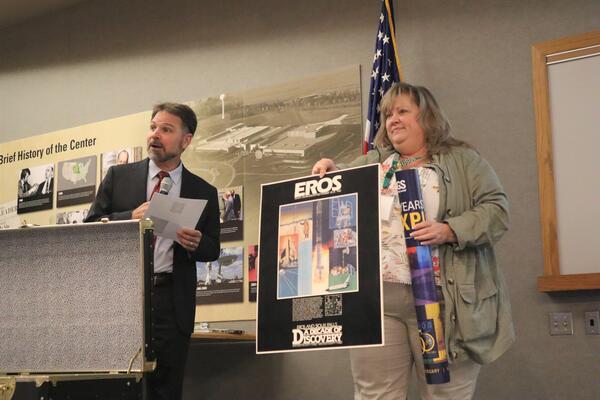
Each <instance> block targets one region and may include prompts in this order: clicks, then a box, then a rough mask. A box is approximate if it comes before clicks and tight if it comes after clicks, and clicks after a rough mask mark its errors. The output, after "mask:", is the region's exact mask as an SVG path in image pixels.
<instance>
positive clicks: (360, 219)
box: [256, 164, 383, 353]
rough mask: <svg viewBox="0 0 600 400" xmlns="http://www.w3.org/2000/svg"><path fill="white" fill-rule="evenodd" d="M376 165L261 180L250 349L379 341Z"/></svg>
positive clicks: (276, 349)
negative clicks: (255, 299) (269, 181)
mask: <svg viewBox="0 0 600 400" xmlns="http://www.w3.org/2000/svg"><path fill="white" fill-rule="evenodd" d="M379 172H380V167H379V164H373V165H370V166H366V167H359V168H352V169H346V170H341V171H335V172H331V173H329V174H326V175H325V176H324V177H322V178H320V177H319V176H308V177H303V178H298V179H293V180H286V181H282V182H277V183H272V184H265V185H263V186H262V193H261V209H260V210H261V215H260V243H259V249H260V250H259V267H258V318H257V335H256V336H257V337H256V351H257V353H272V352H287V351H301V350H320V349H333V348H345V347H359V346H374V345H381V344H383V301H382V291H381V290H382V279H381V270H380V268H379V266H380V253H381V252H380V241H379V232H380V229H379V228H380V219H379V190H380V188H379V182H380V180H379Z"/></svg>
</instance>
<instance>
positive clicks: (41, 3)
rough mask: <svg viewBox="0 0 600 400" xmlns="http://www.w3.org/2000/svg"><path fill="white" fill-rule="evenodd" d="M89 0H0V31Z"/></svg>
mask: <svg viewBox="0 0 600 400" xmlns="http://www.w3.org/2000/svg"><path fill="white" fill-rule="evenodd" d="M83 1H89V0H0V29H2V28H6V27H7V26H10V25H15V24H19V23H22V22H24V21H27V20H28V19H31V18H35V17H39V16H41V15H44V14H47V13H50V12H52V11H55V10H59V9H61V8H65V7H68V6H70V5H73V4H76V3H81V2H83Z"/></svg>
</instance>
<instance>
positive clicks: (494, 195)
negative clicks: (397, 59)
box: [313, 83, 515, 399]
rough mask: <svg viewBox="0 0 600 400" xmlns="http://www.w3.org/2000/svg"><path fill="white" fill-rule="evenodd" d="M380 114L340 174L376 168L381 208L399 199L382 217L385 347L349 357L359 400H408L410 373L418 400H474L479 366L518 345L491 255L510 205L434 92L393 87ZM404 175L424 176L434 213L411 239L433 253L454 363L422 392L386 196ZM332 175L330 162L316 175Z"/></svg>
mask: <svg viewBox="0 0 600 400" xmlns="http://www.w3.org/2000/svg"><path fill="white" fill-rule="evenodd" d="M380 107H381V120H380V128H379V130H378V132H377V135H376V138H375V145H376V148H375V149H374V150H371V151H369V152H368V153H367V154H365V155H364V156H361V157H359V158H358V159H356V160H354V161H353V162H352V163H350V164H349V165H345V166H344V167H353V166H359V165H366V164H371V163H380V164H381V168H382V176H384V179H382V182H381V184H382V203H383V202H384V200H383V199H385V198H386V197H388V198H390V199H391V198H392V197H393V204H394V206H393V207H392V211H391V213H390V215H389V216H382V249H383V250H382V260H383V262H382V271H383V272H382V273H383V279H384V310H385V317H386V318H385V337H386V345H385V346H384V347H380V348H366V349H357V350H352V351H351V362H352V373H353V377H354V384H355V399H387V398H390V399H401V398H406V392H407V387H408V382H409V380H410V374H411V370H412V366H413V364H415V365H416V369H415V370H416V371H417V379H418V382H419V390H420V394H421V398H422V399H469V398H472V396H473V393H474V391H475V385H476V381H477V376H478V373H479V369H480V364H486V363H490V362H492V361H494V360H495V359H497V358H498V357H500V356H501V355H502V354H503V353H504V352H505V351H506V350H507V349H508V348H509V347H510V346H511V344H512V343H513V342H514V340H515V335H514V329H513V323H512V316H511V310H510V302H509V298H508V292H507V289H506V284H505V281H504V278H503V276H502V274H501V272H500V271H499V269H498V267H497V265H496V258H495V254H494V249H493V245H494V244H495V243H496V242H497V241H498V240H499V239H500V238H501V237H502V235H503V234H504V233H505V232H506V230H507V229H508V219H509V216H508V200H507V197H506V194H505V193H504V189H503V188H502V185H501V183H500V181H499V179H498V177H497V176H496V174H495V172H494V170H493V169H492V167H491V166H490V165H489V164H488V163H487V162H486V161H485V160H484V159H483V158H482V157H481V156H480V155H479V154H478V153H477V152H476V151H475V150H473V149H472V147H471V146H470V145H468V144H466V143H465V142H463V141H460V140H458V139H456V138H454V137H452V136H451V134H450V124H449V123H448V120H447V119H446V118H445V116H444V115H443V113H442V111H441V110H440V108H439V106H438V105H437V102H436V101H435V99H434V97H433V95H432V94H431V93H430V92H429V90H427V89H426V88H424V87H419V86H413V85H409V84H407V83H399V84H395V85H393V86H392V87H391V88H390V89H389V90H388V92H387V93H386V95H385V96H384V97H383V99H382V101H381V104H380ZM400 168H418V171H419V175H420V176H421V186H422V191H423V195H424V198H425V209H426V214H427V212H428V211H430V213H429V215H428V217H427V218H428V219H427V220H426V221H425V222H422V223H420V224H418V225H416V227H415V229H416V230H415V232H414V233H413V237H414V238H415V239H417V240H419V241H420V242H421V244H424V245H430V246H432V253H433V255H434V257H433V258H434V269H436V264H437V266H438V268H437V272H436V283H437V285H438V289H439V292H440V293H441V294H442V295H443V317H444V318H443V319H444V334H445V340H446V350H447V352H448V358H449V361H450V367H449V371H450V382H449V383H446V384H441V385H427V384H426V382H425V377H424V372H423V360H422V356H421V348H420V342H419V335H418V330H417V328H416V326H417V325H416V316H415V311H414V299H413V296H412V291H411V290H410V279H408V278H407V276H409V275H407V274H409V272H408V265H407V263H406V262H404V261H403V260H404V259H405V257H401V256H398V253H399V251H398V250H399V249H400V250H404V248H405V247H404V248H402V246H405V244H404V243H403V233H402V231H398V227H401V224H397V223H394V219H395V218H398V217H399V215H400V211H399V210H398V209H399V204H398V200H397V193H394V190H390V189H389V188H390V187H391V188H393V187H395V184H394V177H393V172H394V171H395V170H397V169H400ZM336 169H338V167H337V166H336V165H335V163H334V162H333V161H332V160H331V159H326V158H324V159H321V160H320V161H318V162H317V163H316V164H315V165H314V167H313V173H318V174H321V175H323V174H324V173H325V172H328V171H334V170H336ZM386 175H387V178H385V176H386ZM386 185H387V186H386ZM390 203H392V200H390ZM428 206H429V207H428ZM428 208H429V210H428ZM394 210H395V211H397V212H396V213H395V211H394ZM400 229H401V228H400ZM401 236H402V239H401V240H402V242H400V241H399V240H400V239H399V238H400V237H401ZM436 260H437V261H438V262H436Z"/></svg>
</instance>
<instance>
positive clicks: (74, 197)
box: [56, 156, 97, 207]
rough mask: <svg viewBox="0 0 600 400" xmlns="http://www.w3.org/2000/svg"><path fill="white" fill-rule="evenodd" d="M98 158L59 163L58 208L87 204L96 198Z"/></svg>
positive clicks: (84, 158) (90, 157) (83, 158)
mask: <svg viewBox="0 0 600 400" xmlns="http://www.w3.org/2000/svg"><path fill="white" fill-rule="evenodd" d="M96 165H97V156H89V157H82V158H78V159H75V160H69V161H61V162H59V163H58V188H57V195H56V206H57V207H66V206H73V205H77V204H87V203H91V202H92V201H94V197H95V196H96V176H97V175H96V170H97V167H96Z"/></svg>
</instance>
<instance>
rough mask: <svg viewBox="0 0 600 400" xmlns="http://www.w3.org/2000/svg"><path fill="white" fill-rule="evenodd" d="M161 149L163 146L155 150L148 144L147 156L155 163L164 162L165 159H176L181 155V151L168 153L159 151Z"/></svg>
mask: <svg viewBox="0 0 600 400" xmlns="http://www.w3.org/2000/svg"><path fill="white" fill-rule="evenodd" d="M161 150H164V148H163V149H158V151H157V150H155V149H153V148H152V147H150V146H148V157H149V158H150V159H151V160H152V161H154V162H155V163H165V162H167V161H171V160H173V159H176V158H178V157H179V156H180V155H181V152H178V153H175V152H172V153H169V152H168V151H161Z"/></svg>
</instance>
